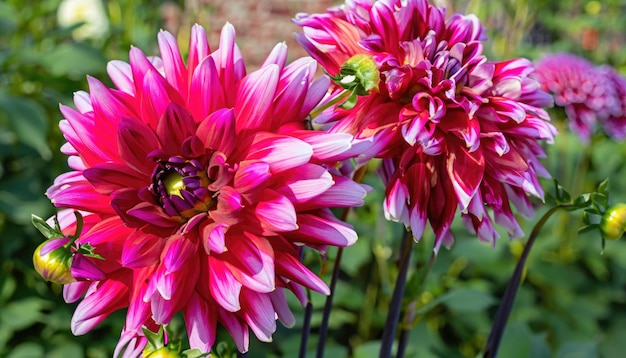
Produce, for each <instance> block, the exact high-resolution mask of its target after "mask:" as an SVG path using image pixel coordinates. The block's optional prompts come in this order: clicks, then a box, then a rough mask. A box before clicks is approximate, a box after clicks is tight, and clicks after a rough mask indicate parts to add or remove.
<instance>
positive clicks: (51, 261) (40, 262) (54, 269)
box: [33, 241, 76, 284]
mask: <svg viewBox="0 0 626 358" xmlns="http://www.w3.org/2000/svg"><path fill="white" fill-rule="evenodd" d="M48 242H49V241H45V242H43V243H41V245H39V247H37V249H36V250H35V253H34V254H33V265H34V266H35V270H36V271H37V272H38V273H39V274H40V275H41V277H43V278H44V279H46V280H47V281H51V282H54V283H58V284H66V283H70V282H74V281H76V279H74V277H72V274H71V271H70V269H71V266H72V256H73V253H72V251H71V250H70V248H69V247H67V246H61V247H59V248H57V249H55V250H53V251H51V252H48V253H46V254H45V255H42V254H41V249H42V247H43V246H44V245H46V244H47V243H48Z"/></svg>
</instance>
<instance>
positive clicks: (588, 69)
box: [535, 53, 621, 142]
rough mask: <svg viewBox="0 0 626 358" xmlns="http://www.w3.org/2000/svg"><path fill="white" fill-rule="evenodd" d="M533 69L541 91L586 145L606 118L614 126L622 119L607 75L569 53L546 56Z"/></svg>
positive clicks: (614, 92)
mask: <svg viewBox="0 0 626 358" xmlns="http://www.w3.org/2000/svg"><path fill="white" fill-rule="evenodd" d="M535 67H536V73H535V78H537V80H538V81H539V83H540V84H541V88H542V89H543V90H545V91H547V92H549V93H551V94H552V95H553V96H554V103H555V105H556V106H558V107H562V108H563V109H564V110H565V114H566V116H567V119H568V125H569V128H570V129H571V130H572V132H574V133H575V134H576V135H577V136H578V137H579V138H580V139H581V140H582V141H583V142H588V141H589V138H590V137H591V135H592V134H593V132H594V131H595V130H596V128H597V127H598V126H599V125H601V123H603V122H605V121H607V120H608V119H609V118H613V120H611V122H616V118H618V117H620V116H621V100H619V97H618V93H617V92H616V90H615V85H614V81H613V79H612V77H613V76H612V75H611V74H610V73H608V71H603V70H600V69H599V68H598V67H596V66H595V65H594V64H593V63H591V62H589V61H587V60H586V59H584V58H582V57H579V56H576V55H573V54H569V53H557V54H550V55H546V56H544V57H543V58H541V59H540V60H539V61H536V63H535ZM607 76H608V77H607ZM615 80H617V78H615Z"/></svg>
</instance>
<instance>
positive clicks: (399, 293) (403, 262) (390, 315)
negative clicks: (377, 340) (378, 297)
mask: <svg viewBox="0 0 626 358" xmlns="http://www.w3.org/2000/svg"><path fill="white" fill-rule="evenodd" d="M410 233H411V232H410V231H409V230H407V231H406V233H405V235H404V237H403V238H402V251H401V257H400V265H399V271H398V277H397V278H396V286H395V287H394V289H393V295H392V296H391V303H390V304H389V312H387V321H386V322H385V328H384V331H383V338H382V342H381V346H380V355H379V357H380V358H391V348H392V346H393V341H394V338H395V335H396V329H397V328H398V321H399V319H400V310H401V308H402V298H403V297H404V289H405V287H406V276H407V272H408V271H409V261H411V251H412V250H411V249H412V248H413V241H414V240H413V238H412V237H411V234H410Z"/></svg>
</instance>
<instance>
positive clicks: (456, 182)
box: [294, 0, 556, 249]
mask: <svg viewBox="0 0 626 358" xmlns="http://www.w3.org/2000/svg"><path fill="white" fill-rule="evenodd" d="M294 22H295V23H296V24H298V25H299V26H301V27H302V29H303V33H302V34H298V35H296V36H297V38H298V40H299V42H300V43H301V44H302V46H304V48H305V49H306V50H307V51H308V52H309V54H310V55H311V56H312V57H313V58H315V59H316V60H318V61H319V62H320V64H321V65H322V66H323V68H324V70H325V71H327V72H328V73H329V74H330V75H331V76H337V75H339V74H340V72H341V70H342V66H344V64H345V63H347V62H349V61H350V60H351V59H353V58H354V57H355V56H360V57H362V56H370V57H371V59H372V60H373V61H374V63H375V64H376V67H377V69H378V71H379V77H380V81H379V85H378V87H377V88H375V89H374V90H372V91H370V94H369V95H368V96H361V97H359V98H358V101H357V103H356V105H355V106H354V107H353V108H352V109H349V110H346V109H342V108H337V109H336V110H335V111H334V112H333V113H326V115H325V116H324V117H323V121H324V122H325V123H330V124H332V128H331V129H330V131H331V132H337V133H342V132H345V133H351V134H353V135H355V137H356V141H357V142H359V143H363V142H367V141H370V142H371V143H372V147H371V148H370V149H369V150H368V151H367V152H366V154H367V155H369V156H372V157H378V158H382V159H383V162H382V168H381V175H382V177H383V180H384V182H385V184H386V198H385V202H384V209H385V213H386V216H387V218H388V219H391V220H395V221H399V222H402V223H404V224H405V225H406V226H407V227H408V228H410V229H411V230H412V233H413V235H414V237H415V238H416V239H419V238H420V237H421V235H422V233H423V231H424V229H425V226H426V223H427V222H429V223H430V225H431V227H432V228H433V230H434V232H435V235H436V243H435V248H436V249H438V248H439V246H440V245H441V244H442V243H443V244H446V245H450V244H451V243H452V241H453V236H452V233H451V232H450V230H449V229H450V225H451V222H452V221H453V219H454V217H455V214H456V212H457V209H458V210H460V211H461V213H462V215H463V217H464V219H465V222H466V223H467V226H468V227H469V228H470V229H471V230H472V231H474V232H475V233H476V234H477V235H478V237H479V238H480V239H482V240H486V241H493V240H494V239H495V238H496V237H498V233H497V232H496V230H495V228H494V226H493V221H495V222H496V223H498V224H500V225H502V226H503V227H504V228H505V229H506V230H507V231H508V233H509V234H510V235H511V236H519V235H521V234H522V232H521V229H520V227H519V225H518V223H517V221H516V218H515V216H514V212H513V209H512V205H511V203H513V204H514V205H515V206H516V208H517V212H519V213H521V214H524V215H526V216H530V215H532V208H531V205H530V201H529V198H528V196H527V195H528V194H531V195H534V196H537V197H542V196H543V191H542V188H541V186H540V184H539V182H538V176H546V177H547V176H548V173H547V172H546V171H545V169H544V168H543V166H542V165H541V164H540V162H539V159H538V158H540V157H542V156H544V151H543V149H542V147H541V144H540V141H541V140H546V141H552V140H553V137H554V135H555V134H556V129H555V128H554V127H553V126H552V125H551V124H550V123H549V122H548V120H549V116H548V114H547V112H546V111H545V110H544V109H543V108H542V107H546V106H550V105H551V104H552V99H551V97H550V96H549V95H548V94H547V93H545V92H543V91H541V90H540V88H539V84H538V83H537V81H536V80H534V79H533V78H532V77H531V74H532V73H533V66H532V63H531V62H530V61H528V60H526V59H523V58H518V59H513V60H508V61H503V62H493V61H489V60H487V59H486V58H485V56H483V54H482V51H483V45H482V41H483V40H485V39H486V36H485V33H484V30H483V27H482V25H481V23H480V21H479V20H478V19H477V18H476V17H475V16H474V15H461V14H454V15H452V16H450V17H449V18H447V17H446V11H445V9H444V8H440V7H436V6H433V5H431V4H429V3H428V1H427V0H379V1H372V0H349V1H346V3H345V4H344V5H342V6H338V7H335V8H331V9H329V10H328V11H327V12H326V13H323V14H298V15H296V18H295V19H294ZM487 208H491V210H492V211H493V219H492V217H491V215H490V213H489V212H488V211H487Z"/></svg>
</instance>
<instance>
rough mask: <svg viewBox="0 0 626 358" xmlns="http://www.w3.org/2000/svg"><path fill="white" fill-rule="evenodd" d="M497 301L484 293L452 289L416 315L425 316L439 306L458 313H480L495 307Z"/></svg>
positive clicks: (422, 308) (419, 310)
mask: <svg viewBox="0 0 626 358" xmlns="http://www.w3.org/2000/svg"><path fill="white" fill-rule="evenodd" d="M495 301H496V300H495V299H494V298H493V296H491V295H490V294H488V293H485V292H482V291H478V290H473V289H466V288H459V289H452V290H450V291H448V292H447V293H445V294H443V295H441V296H439V297H437V298H435V299H434V300H432V301H430V302H429V303H427V304H426V305H424V306H423V307H421V308H420V309H418V310H417V311H416V314H418V315H420V314H424V313H426V312H428V311H429V310H431V309H432V308H434V307H435V306H437V305H439V304H442V305H444V306H446V307H447V308H448V309H450V310H452V311H455V312H458V313H472V312H480V311H483V310H485V309H486V308H487V307H489V306H491V305H493V304H494V303H495Z"/></svg>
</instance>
